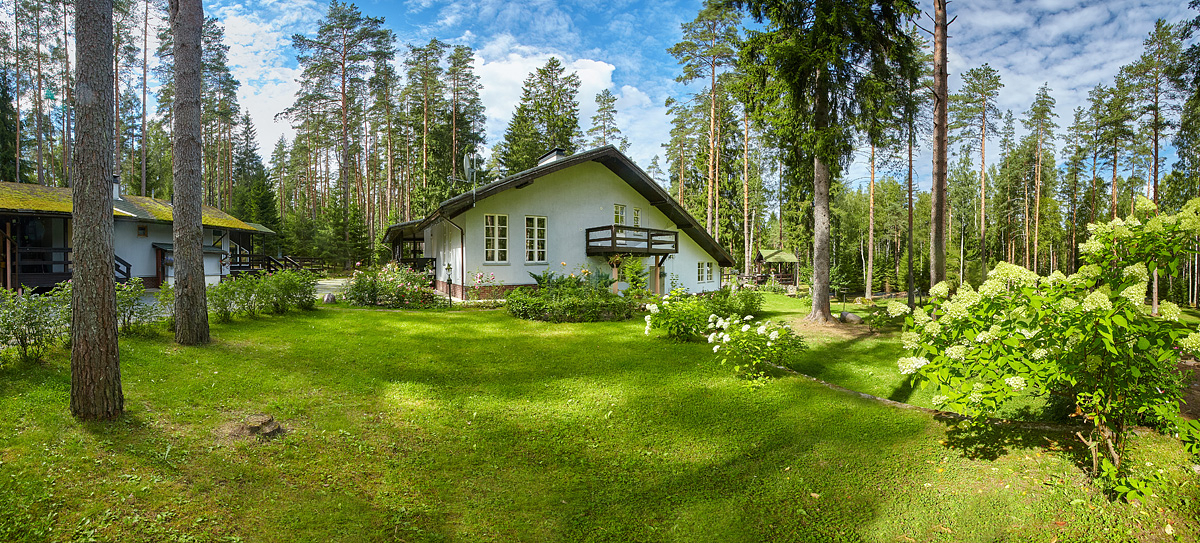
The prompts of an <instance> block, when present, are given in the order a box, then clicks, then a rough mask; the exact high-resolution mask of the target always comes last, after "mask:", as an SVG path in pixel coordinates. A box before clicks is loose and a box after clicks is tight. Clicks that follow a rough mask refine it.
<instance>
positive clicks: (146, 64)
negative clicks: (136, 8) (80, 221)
mask: <svg viewBox="0 0 1200 543" xmlns="http://www.w3.org/2000/svg"><path fill="white" fill-rule="evenodd" d="M142 9H143V12H142V145H141V147H142V196H145V195H146V90H147V88H148V83H149V81H148V79H149V76H150V56H149V55H150V0H146V2H144V3H143V6H142Z"/></svg>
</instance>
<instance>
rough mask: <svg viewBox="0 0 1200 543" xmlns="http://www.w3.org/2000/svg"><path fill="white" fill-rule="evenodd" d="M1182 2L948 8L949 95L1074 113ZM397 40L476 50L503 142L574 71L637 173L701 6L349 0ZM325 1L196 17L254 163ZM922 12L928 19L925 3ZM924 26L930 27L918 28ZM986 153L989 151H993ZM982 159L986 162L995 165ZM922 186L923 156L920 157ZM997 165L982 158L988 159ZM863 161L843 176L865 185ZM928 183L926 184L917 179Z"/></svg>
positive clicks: (270, 0)
mask: <svg viewBox="0 0 1200 543" xmlns="http://www.w3.org/2000/svg"><path fill="white" fill-rule="evenodd" d="M1186 4H1187V2H1186V0H1173V1H1168V0H1163V1H1143V0H1112V1H1105V2H1098V1H1097V2H1078V1H1067V0H1031V1H1015V0H989V1H987V2H980V1H966V0H963V1H958V2H952V3H950V14H951V16H952V17H954V16H957V18H958V19H957V21H956V22H955V23H954V24H953V25H952V26H951V32H950V34H951V39H950V45H949V50H950V51H949V59H950V72H951V91H952V92H953V91H954V90H955V89H956V88H957V87H958V83H959V79H958V74H959V73H961V72H965V71H966V70H967V69H970V68H973V67H976V66H979V65H981V64H983V63H985V62H987V63H990V64H991V65H992V67H994V68H996V69H998V70H999V71H1000V73H1001V77H1002V80H1003V82H1004V84H1005V88H1004V89H1003V90H1002V91H1001V95H1000V107H1001V109H1002V110H1003V109H1011V110H1012V111H1013V113H1014V114H1015V115H1017V116H1018V117H1019V116H1020V114H1021V113H1022V112H1024V111H1025V110H1026V109H1027V108H1028V107H1029V103H1030V102H1031V101H1032V99H1033V95H1034V92H1035V91H1036V90H1037V88H1038V86H1039V85H1041V84H1042V83H1048V84H1049V86H1050V88H1051V90H1052V95H1053V96H1054V97H1055V98H1056V100H1057V102H1058V103H1057V108H1056V111H1057V113H1058V115H1059V118H1058V124H1059V125H1060V126H1063V127H1065V126H1067V125H1068V124H1070V122H1071V112H1072V111H1073V110H1074V108H1075V107H1076V106H1080V105H1084V104H1085V103H1086V100H1087V92H1088V90H1090V89H1091V88H1092V87H1093V86H1095V85H1096V84H1097V83H1106V84H1107V83H1111V81H1112V78H1113V76H1114V75H1115V74H1116V73H1117V71H1118V69H1119V68H1120V66H1122V65H1124V64H1128V63H1129V62H1132V61H1133V60H1134V59H1136V58H1137V56H1138V55H1140V54H1141V51H1142V45H1141V43H1142V40H1143V39H1144V38H1145V37H1146V35H1147V34H1148V33H1149V32H1150V30H1152V29H1153V28H1154V22H1155V20H1156V19H1158V18H1164V19H1166V20H1167V21H1170V22H1176V21H1180V20H1182V19H1184V18H1190V17H1193V16H1195V15H1196V12H1194V11H1190V10H1188V9H1187V6H1186ZM358 6H359V8H360V9H361V10H362V11H363V12H364V13H365V14H367V15H372V16H381V17H384V18H385V24H386V26H388V27H389V28H391V29H392V30H393V31H395V32H396V34H397V36H398V38H399V41H400V43H401V44H403V43H423V42H427V41H428V40H429V39H430V38H433V37H437V38H439V39H441V40H443V41H447V42H450V43H454V44H465V45H469V46H471V47H473V48H474V49H475V51H476V72H477V73H478V74H479V75H480V77H481V82H482V83H483V85H484V90H483V93H482V97H483V100H484V105H485V106H486V107H487V115H488V123H487V136H488V141H489V144H494V143H495V142H496V141H497V140H498V139H499V138H500V137H501V136H502V135H503V131H504V127H505V126H506V124H507V122H508V119H509V117H510V115H511V114H512V110H513V108H514V107H515V105H516V103H517V101H518V99H519V97H520V91H521V82H522V81H523V80H524V78H525V76H526V75H527V74H528V73H529V72H530V71H532V70H533V69H535V68H536V67H538V66H541V65H542V64H544V63H545V62H546V60H547V59H548V58H549V57H550V56H557V57H559V58H561V59H563V60H564V62H565V64H566V65H567V67H568V69H570V70H574V71H576V72H577V73H578V74H579V76H580V78H581V80H582V87H581V91H580V96H579V101H580V104H581V110H582V111H581V124H582V125H583V128H584V129H585V130H586V128H587V127H588V126H589V125H590V116H591V115H592V114H593V112H594V110H595V106H594V103H593V97H594V96H595V94H596V93H598V92H600V91H601V90H603V89H606V88H607V89H609V90H611V91H612V92H613V93H614V94H616V95H617V96H618V102H617V108H618V117H617V121H618V125H619V126H620V128H621V129H622V130H623V131H624V133H625V135H626V136H627V137H628V138H629V139H630V141H631V143H632V146H631V149H630V155H631V156H632V157H633V158H634V160H636V161H637V162H638V163H639V164H641V165H642V166H643V167H645V166H647V165H648V164H649V162H650V159H651V158H652V157H653V156H654V155H656V154H661V153H662V150H661V147H660V144H661V143H663V142H665V141H666V140H667V138H668V132H669V126H670V121H669V118H668V117H667V115H666V108H665V107H664V106H663V103H664V101H665V100H666V99H667V98H668V97H682V96H685V95H687V94H689V93H692V92H696V91H698V90H699V89H698V88H691V87H685V86H683V85H680V84H678V83H676V82H675V81H674V77H675V76H676V74H677V72H678V64H677V63H676V61H675V59H674V58H673V57H671V56H670V55H669V54H667V52H666V49H667V48H668V47H670V46H671V45H673V44H675V43H676V42H677V41H679V39H680V36H681V33H680V29H679V27H680V24H681V23H683V22H686V21H689V20H691V19H693V18H694V17H695V15H696V13H697V12H698V11H699V9H700V1H698V0H662V1H656V2H644V1H635V0H527V1H523V2H509V1H502V0H408V1H404V2H388V1H366V2H360V3H358ZM326 7H327V3H326V2H323V1H317V0H217V1H206V3H205V9H206V13H208V14H210V15H214V16H216V17H217V18H219V19H220V20H221V21H222V22H223V23H224V24H225V29H226V41H227V43H228V44H229V45H230V63H231V68H232V69H233V72H234V76H235V77H237V78H238V79H239V80H240V81H241V82H242V91H241V96H240V99H241V101H242V105H243V106H244V107H246V108H247V109H248V110H249V111H250V113H251V116H252V117H253V119H254V122H255V124H256V127H257V128H258V131H259V134H260V142H261V144H262V147H263V154H264V155H265V154H269V152H270V149H271V148H272V147H273V145H274V142H275V141H276V140H277V139H278V138H279V136H280V135H287V136H289V137H290V136H291V133H292V132H291V130H290V128H288V127H287V126H286V124H285V123H283V122H280V123H275V122H274V121H273V117H274V116H275V114H277V113H279V112H280V111H282V110H283V109H284V108H286V107H287V106H288V105H290V103H291V100H292V97H293V95H294V93H295V90H296V89H297V87H298V85H297V83H296V82H295V79H296V77H298V75H299V71H298V67H297V66H296V62H295V57H294V52H293V50H292V48H291V39H290V38H291V36H292V34H294V33H308V34H311V33H313V32H314V31H315V29H316V25H317V23H318V21H319V20H320V19H321V17H322V16H323V14H324V11H325V9H326ZM921 7H922V8H923V9H925V10H926V11H929V10H931V8H932V3H931V2H930V1H924V0H922V1H921ZM923 26H925V27H926V28H929V24H928V19H925V22H924V23H923ZM989 147H990V149H991V150H992V151H995V150H996V149H997V147H998V145H996V142H991V143H990V144H989ZM992 154H993V153H992V152H989V155H992ZM921 160H922V162H921V163H920V164H921V165H923V167H920V168H919V169H920V170H921V171H922V172H923V174H922V176H921V177H922V178H927V177H928V173H927V172H928V170H929V167H928V164H929V159H928V155H927V154H926V155H924V156H923V157H922V159H921ZM994 160H995V158H994V157H993V156H990V157H989V161H994ZM863 172H864V169H863V167H862V165H861V164H856V165H855V166H853V167H852V168H851V169H850V171H849V172H847V177H848V178H850V179H855V178H860V177H862V175H863ZM925 184H926V185H927V184H928V182H927V181H926V183H925Z"/></svg>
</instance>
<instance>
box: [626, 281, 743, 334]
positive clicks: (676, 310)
mask: <svg viewBox="0 0 1200 543" xmlns="http://www.w3.org/2000/svg"><path fill="white" fill-rule="evenodd" d="M762 304H763V297H762V294H761V293H759V292H757V291H754V290H749V289H739V290H736V291H731V290H730V289H728V288H724V289H721V290H716V291H712V292H702V293H700V294H696V295H689V294H688V293H687V291H686V290H684V289H675V290H672V291H671V292H670V293H669V294H667V295H666V296H663V299H662V302H660V303H658V304H649V305H647V306H646V309H647V310H648V311H650V314H649V315H646V333H647V334H649V333H650V330H653V329H661V330H663V331H665V332H666V333H667V337H668V338H670V339H673V340H676V341H686V340H689V339H696V338H699V337H700V336H703V335H704V334H705V331H706V327H707V326H708V324H709V323H710V322H712V319H710V318H709V317H710V316H716V315H739V316H753V315H757V314H758V313H759V312H760V311H761V310H762Z"/></svg>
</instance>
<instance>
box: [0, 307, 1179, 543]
mask: <svg viewBox="0 0 1200 543" xmlns="http://www.w3.org/2000/svg"><path fill="white" fill-rule="evenodd" d="M767 310H768V311H769V312H770V314H771V315H772V316H771V318H775V319H789V320H791V319H796V318H797V317H799V316H802V315H803V314H805V313H807V309H806V308H799V307H796V306H795V305H794V303H793V301H792V300H790V299H787V298H783V297H772V298H771V299H769V301H768V306H767ZM642 326H643V324H642V323H641V322H640V321H637V320H635V321H631V322H624V323H597V324H546V323H537V322H527V321H520V320H516V319H513V318H510V317H508V316H507V315H506V314H505V313H503V312H502V311H463V312H458V311H452V312H394V311H367V310H351V309H338V308H334V309H322V310H320V311H316V312H311V313H303V314H292V315H289V316H286V317H262V318H256V319H247V320H240V321H238V322H235V323H233V324H230V325H219V326H214V328H213V334H214V342H213V344H212V345H209V346H207V347H203V348H184V347H178V346H175V345H173V344H171V343H170V341H169V340H168V339H167V338H165V337H164V338H159V339H127V340H123V341H122V345H121V357H122V377H123V381H124V391H125V402H126V407H127V411H128V414H127V415H126V417H124V418H123V419H122V420H120V421H117V422H113V423H89V424H80V423H78V422H76V421H75V420H74V419H72V418H71V416H70V414H69V409H68V404H69V389H70V384H69V376H70V372H69V361H68V357H67V353H66V352H64V351H59V352H55V353H53V354H52V356H51V357H50V359H49V360H48V361H47V362H46V363H45V364H44V365H37V366H19V367H15V368H6V369H2V370H0V435H3V436H4V438H3V440H2V441H0V462H2V463H0V508H2V510H3V511H6V512H8V513H7V514H6V515H5V516H2V517H0V540H47V539H48V540H55V541H67V540H76V541H145V540H154V541H288V542H291V541H881V542H882V541H889V542H894V541H1000V540H1012V541H1025V540H1038V541H1051V540H1055V539H1057V540H1058V541H1071V540H1075V541H1126V540H1130V539H1141V540H1149V541H1159V540H1163V541H1170V540H1176V539H1177V538H1182V539H1183V540H1195V538H1196V534H1197V533H1198V531H1200V526H1198V525H1197V521H1196V512H1197V511H1196V509H1197V506H1196V504H1197V503H1200V502H1197V499H1200V489H1198V487H1197V484H1196V482H1197V477H1196V475H1195V474H1194V473H1193V472H1192V469H1191V461H1190V459H1189V458H1187V456H1186V455H1185V454H1184V453H1183V452H1182V450H1181V449H1180V447H1178V445H1177V444H1176V443H1174V442H1173V441H1171V440H1169V439H1166V438H1162V437H1160V436H1157V435H1156V434H1153V433H1147V434H1145V435H1144V436H1142V437H1139V438H1137V440H1136V441H1137V442H1136V443H1135V450H1134V453H1133V455H1134V457H1135V458H1136V461H1137V462H1139V464H1140V463H1142V462H1151V463H1153V464H1154V466H1155V467H1154V469H1163V470H1164V473H1165V477H1167V480H1168V481H1169V485H1170V488H1171V491H1170V492H1169V494H1168V495H1166V496H1163V497H1161V498H1160V499H1156V500H1152V501H1151V502H1149V503H1147V504H1144V505H1141V506H1134V505H1130V504H1126V503H1114V502H1111V501H1109V500H1108V499H1107V498H1105V497H1104V496H1103V495H1102V494H1101V493H1100V492H1098V491H1097V490H1096V489H1095V488H1094V486H1093V484H1092V483H1091V482H1090V481H1089V480H1088V479H1087V477H1086V476H1085V475H1084V474H1083V472H1082V471H1081V469H1080V467H1079V462H1080V460H1081V457H1080V450H1079V447H1078V446H1077V445H1076V444H1075V443H1074V442H1073V441H1071V440H1069V439H1068V438H1067V437H1066V436H1064V435H1056V434H1044V435H1043V434H1032V433H1023V432H1015V431H1010V430H998V431H995V432H989V433H986V434H982V435H980V434H976V433H971V432H965V431H961V430H958V429H956V428H954V427H950V426H947V424H946V423H945V422H943V421H939V420H936V419H935V418H934V417H932V416H930V415H928V414H926V413H924V412H920V411H916V410H909V409H898V408H894V407H889V406H885V405H880V404H879V403H877V402H872V401H868V400H863V399H860V398H858V397H856V396H853V395H850V394H846V393H842V392H837V391H834V390H831V389H829V388H827V387H825V386H823V385H820V384H817V383H814V382H813V381H811V380H808V379H805V378H803V377H783V378H778V379H775V380H772V381H770V382H769V383H768V384H766V385H765V386H763V387H761V388H755V387H751V386H748V384H747V383H746V382H744V381H741V380H739V379H737V378H736V377H734V376H733V375H732V372H731V370H730V369H729V368H727V367H722V366H720V365H718V364H717V363H716V362H715V361H714V360H713V357H712V352H711V346H710V345H708V344H700V343H690V344H689V343H685V344H677V343H672V342H670V341H667V340H665V339H662V338H658V337H653V336H650V337H648V336H646V335H644V334H643V333H642ZM803 332H804V333H805V334H807V335H808V336H809V343H810V345H811V346H812V350H811V351H810V352H809V353H807V354H806V355H805V358H804V359H803V360H802V361H801V362H800V363H799V364H798V367H799V368H801V369H803V370H804V371H806V372H808V373H812V374H814V375H815V376H817V377H820V378H822V379H826V380H829V381H833V382H838V384H841V385H843V386H848V387H850V388H860V389H861V390H863V391H865V392H870V393H872V394H876V395H880V396H887V395H888V394H889V393H891V392H892V391H894V389H896V388H897V387H898V386H902V379H901V378H900V376H898V375H896V374H895V369H894V368H895V357H896V356H897V355H898V353H899V347H898V346H897V345H895V343H897V342H896V341H895V339H894V337H890V336H888V335H886V334H885V335H882V336H873V335H867V336H863V337H861V338H859V339H858V340H857V341H855V340H854V338H853V337H848V336H847V335H846V334H847V332H845V331H844V330H840V329H839V330H832V331H830V330H825V331H823V330H818V329H813V330H803ZM864 368H865V369H864ZM874 368H877V369H874ZM889 371H890V373H889ZM917 394H919V393H917ZM260 412H262V413H269V414H271V415H273V416H275V418H276V419H277V420H279V421H280V422H281V423H282V424H283V425H284V426H285V427H286V428H287V433H286V434H285V435H284V436H282V437H279V438H276V439H274V440H271V441H257V440H253V439H236V438H230V437H228V429H229V426H230V425H231V424H234V423H237V422H240V421H242V420H243V419H244V417H245V416H247V415H249V414H253V413H260ZM1147 469H1150V468H1147ZM1168 525H1170V531H1171V532H1173V535H1168V534H1167V533H1166V530H1167V526H1168Z"/></svg>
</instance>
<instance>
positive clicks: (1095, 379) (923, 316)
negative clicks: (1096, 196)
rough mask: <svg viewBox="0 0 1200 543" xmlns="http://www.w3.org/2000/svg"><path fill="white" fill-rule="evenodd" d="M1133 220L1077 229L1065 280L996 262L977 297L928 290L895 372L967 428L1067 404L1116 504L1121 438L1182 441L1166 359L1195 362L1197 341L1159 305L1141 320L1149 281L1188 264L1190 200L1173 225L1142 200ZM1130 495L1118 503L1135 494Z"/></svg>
mask: <svg viewBox="0 0 1200 543" xmlns="http://www.w3.org/2000/svg"><path fill="white" fill-rule="evenodd" d="M1136 209H1137V214H1136V215H1135V216H1131V217H1129V218H1128V219H1125V220H1122V219H1115V220H1113V221H1112V222H1109V223H1101V224H1091V225H1088V230H1089V231H1090V232H1091V233H1092V236H1091V238H1090V239H1088V240H1087V241H1086V242H1085V243H1082V244H1080V253H1081V256H1082V259H1083V260H1084V262H1085V263H1086V265H1084V266H1082V267H1080V268H1079V271H1078V272H1077V273H1075V274H1074V275H1071V276H1070V277H1067V276H1064V275H1063V274H1062V273H1061V272H1054V273H1053V274H1051V275H1050V276H1047V277H1039V276H1038V275H1037V274H1036V273H1034V272H1032V271H1030V270H1027V269H1025V268H1022V267H1020V266H1017V265H1013V264H1007V263H1003V262H1001V263H1000V264H998V265H997V266H996V268H995V269H994V270H993V271H992V272H991V273H990V274H989V276H988V279H987V280H986V281H984V283H983V284H982V285H980V287H979V290H978V291H976V290H974V289H972V288H971V287H970V285H968V284H963V285H961V286H959V287H958V290H957V293H955V294H954V295H953V296H952V295H951V290H952V288H951V285H950V284H948V283H945V282H943V283H939V284H937V285H935V286H934V287H933V288H931V289H930V297H931V299H932V304H931V305H929V306H926V307H924V308H917V309H916V310H914V311H913V312H912V314H911V315H909V316H908V317H906V319H905V332H904V335H903V337H902V341H903V343H904V346H905V348H907V349H910V350H911V356H909V357H905V358H902V359H900V360H899V362H898V365H899V368H900V372H901V373H903V374H912V375H914V376H915V378H916V379H918V380H919V381H928V382H929V383H931V384H933V385H934V386H935V387H937V391H938V395H937V396H934V398H933V401H934V404H935V405H939V406H945V408H947V409H952V410H955V411H958V412H960V413H963V414H965V415H969V416H972V417H974V418H975V420H982V419H983V418H985V417H987V416H990V415H992V414H994V413H995V412H996V411H997V410H998V409H1000V407H1001V406H1003V405H1004V404H1006V403H1007V402H1008V401H1009V400H1011V399H1013V398H1015V397H1018V396H1021V395H1025V394H1061V395H1066V396H1068V397H1070V398H1072V399H1073V400H1074V402H1075V405H1076V412H1077V413H1078V414H1080V415H1082V417H1083V418H1084V419H1085V420H1087V421H1088V422H1090V423H1091V424H1092V427H1093V429H1092V430H1091V432H1090V434H1089V435H1088V437H1086V438H1085V437H1084V436H1083V434H1078V435H1079V436H1080V439H1081V440H1082V441H1083V442H1084V444H1085V445H1086V446H1087V448H1088V449H1089V451H1090V452H1091V455H1092V469H1091V473H1092V474H1093V475H1094V476H1096V477H1099V478H1101V479H1102V480H1103V481H1106V482H1107V484H1108V485H1109V486H1110V488H1113V489H1117V490H1118V493H1119V494H1121V493H1122V492H1123V491H1120V488H1125V489H1132V488H1135V487H1136V485H1132V483H1130V482H1129V481H1128V480H1127V479H1126V477H1127V475H1128V474H1129V471H1128V467H1127V466H1126V465H1125V464H1124V463H1123V462H1122V460H1123V458H1124V451H1125V446H1126V442H1127V439H1128V435H1129V432H1130V431H1131V429H1132V428H1133V427H1134V426H1135V425H1152V426H1156V427H1159V428H1164V429H1167V430H1168V431H1169V432H1171V433H1190V431H1189V432H1180V431H1179V430H1178V428H1179V427H1180V422H1179V419H1178V414H1179V400H1180V398H1181V395H1182V393H1181V382H1180V378H1179V374H1178V371H1177V369H1176V363H1177V361H1178V358H1179V353H1178V351H1177V349H1178V348H1182V350H1184V351H1189V352H1192V353H1196V352H1200V333H1196V332H1192V333H1191V334H1190V335H1189V331H1190V330H1189V329H1188V327H1187V326H1186V325H1184V324H1182V323H1180V322H1178V320H1179V317H1180V313H1181V311H1180V309H1179V308H1178V307H1177V306H1175V304H1172V303H1170V302H1163V303H1162V304H1161V305H1160V307H1159V312H1160V313H1159V315H1158V316H1152V315H1150V314H1149V312H1148V311H1147V308H1146V306H1145V295H1146V289H1147V284H1148V282H1149V280H1150V277H1151V274H1152V273H1153V272H1154V270H1156V269H1157V270H1161V271H1162V272H1163V273H1164V275H1175V274H1177V273H1178V271H1179V269H1180V266H1181V264H1182V262H1184V261H1185V259H1184V258H1183V257H1184V256H1188V257H1190V253H1191V252H1192V250H1191V249H1190V248H1191V247H1192V243H1193V242H1192V240H1193V239H1194V236H1195V235H1197V234H1198V233H1200V199H1196V200H1192V201H1190V202H1188V203H1187V204H1186V205H1185V206H1184V208H1183V210H1182V211H1181V212H1180V214H1179V215H1176V216H1172V215H1165V214H1162V215H1160V214H1157V213H1155V209H1154V204H1153V203H1151V202H1150V201H1149V200H1146V199H1145V198H1142V197H1138V199H1137V203H1136ZM1142 221H1145V222H1144V223H1143V222H1142ZM895 310H896V311H895V312H900V311H905V310H906V308H902V306H897V307H896V308H895ZM934 317H938V318H937V319H936V320H935V319H934ZM1185 336H1186V337H1185ZM1131 485H1132V486H1131ZM1138 488H1140V487H1138ZM1135 490H1136V489H1135ZM1130 492H1134V494H1128V493H1126V494H1123V495H1125V496H1126V497H1128V496H1133V497H1137V496H1136V492H1140V491H1136V492H1135V491H1130Z"/></svg>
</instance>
